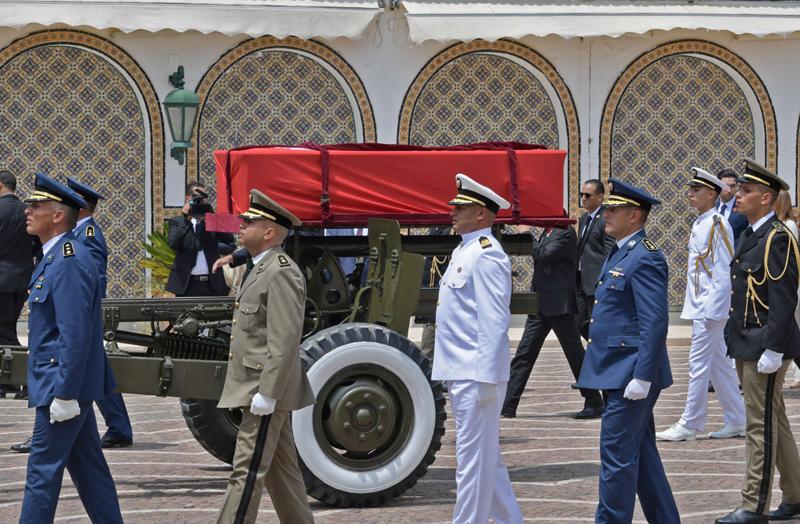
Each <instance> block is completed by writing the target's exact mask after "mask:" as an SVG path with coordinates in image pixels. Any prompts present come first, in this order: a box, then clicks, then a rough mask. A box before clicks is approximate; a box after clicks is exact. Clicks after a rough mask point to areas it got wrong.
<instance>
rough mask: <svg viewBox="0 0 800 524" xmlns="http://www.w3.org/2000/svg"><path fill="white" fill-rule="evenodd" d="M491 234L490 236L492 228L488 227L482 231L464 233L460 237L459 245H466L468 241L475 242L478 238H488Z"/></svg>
mask: <svg viewBox="0 0 800 524" xmlns="http://www.w3.org/2000/svg"><path fill="white" fill-rule="evenodd" d="M491 234H492V228H490V227H485V228H483V229H479V230H477V231H472V232H470V233H464V234H463V235H461V243H462V244H467V243H469V242H470V241H472V240H475V239H476V238H478V237H480V236H484V237H488V236H491Z"/></svg>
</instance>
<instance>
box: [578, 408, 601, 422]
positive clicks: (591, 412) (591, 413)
mask: <svg viewBox="0 0 800 524" xmlns="http://www.w3.org/2000/svg"><path fill="white" fill-rule="evenodd" d="M602 416H603V408H602V407H591V406H587V407H585V408H583V409H582V410H580V411H578V412H577V413H573V414H572V418H576V419H578V420H587V419H590V418H600V417H602Z"/></svg>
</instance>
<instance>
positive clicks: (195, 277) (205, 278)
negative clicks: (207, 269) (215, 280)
mask: <svg viewBox="0 0 800 524" xmlns="http://www.w3.org/2000/svg"><path fill="white" fill-rule="evenodd" d="M189 278H190V279H192V280H199V281H200V282H208V275H189Z"/></svg>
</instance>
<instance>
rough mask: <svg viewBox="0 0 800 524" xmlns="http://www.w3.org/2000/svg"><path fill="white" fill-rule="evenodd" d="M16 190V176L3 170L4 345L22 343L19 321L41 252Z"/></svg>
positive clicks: (0, 265)
mask: <svg viewBox="0 0 800 524" xmlns="http://www.w3.org/2000/svg"><path fill="white" fill-rule="evenodd" d="M16 189H17V179H16V177H15V176H14V175H13V174H12V173H11V172H10V171H0V344H4V345H10V346H19V339H18V338H17V320H18V319H19V314H20V312H21V311H22V306H23V304H25V297H26V296H27V289H28V288H27V284H28V280H30V278H31V272H33V257H34V256H35V254H36V252H37V251H38V245H37V240H36V237H32V236H30V235H29V234H28V233H26V232H25V204H23V203H22V202H21V201H20V199H19V198H17V195H15V194H14V191H16Z"/></svg>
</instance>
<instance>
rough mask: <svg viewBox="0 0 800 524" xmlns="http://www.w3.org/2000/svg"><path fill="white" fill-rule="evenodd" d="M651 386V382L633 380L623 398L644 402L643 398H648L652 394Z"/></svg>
mask: <svg viewBox="0 0 800 524" xmlns="http://www.w3.org/2000/svg"><path fill="white" fill-rule="evenodd" d="M650 384H651V382H648V381H646V380H639V379H638V378H634V379H631V381H630V382H628V386H627V387H626V388H625V393H623V394H622V396H623V397H625V398H627V399H628V400H642V399H643V398H647V394H648V393H650Z"/></svg>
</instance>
